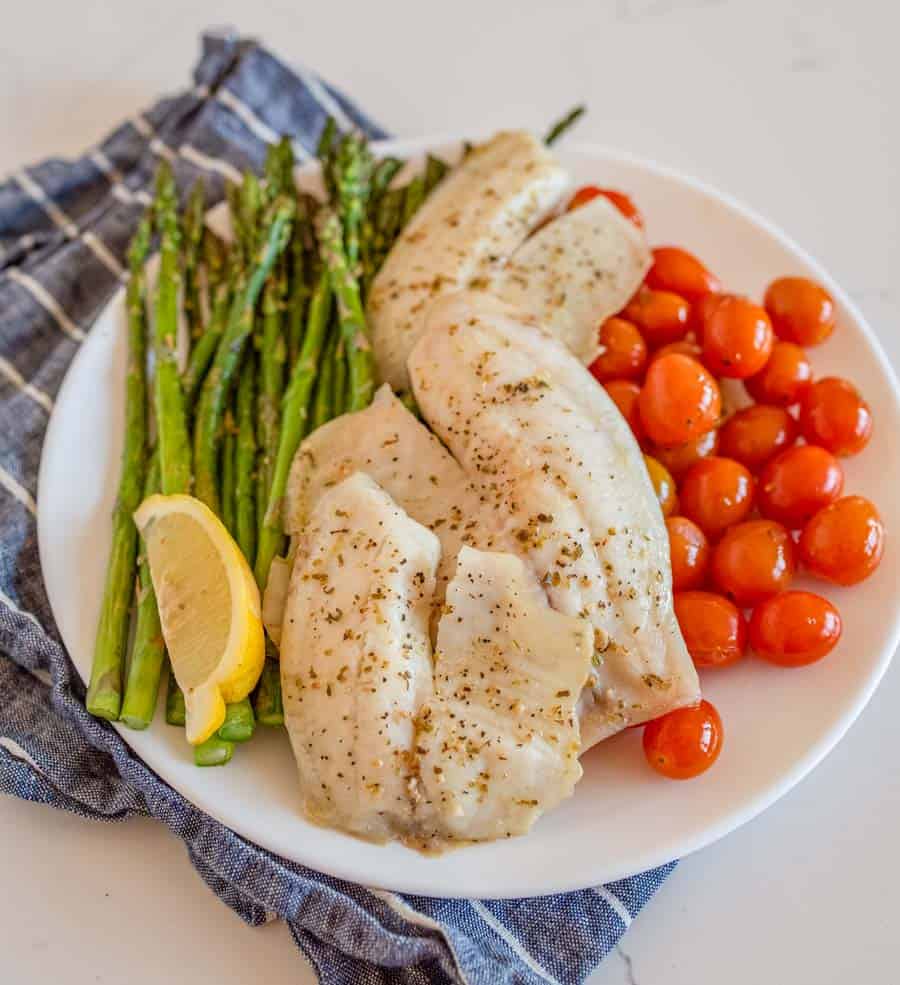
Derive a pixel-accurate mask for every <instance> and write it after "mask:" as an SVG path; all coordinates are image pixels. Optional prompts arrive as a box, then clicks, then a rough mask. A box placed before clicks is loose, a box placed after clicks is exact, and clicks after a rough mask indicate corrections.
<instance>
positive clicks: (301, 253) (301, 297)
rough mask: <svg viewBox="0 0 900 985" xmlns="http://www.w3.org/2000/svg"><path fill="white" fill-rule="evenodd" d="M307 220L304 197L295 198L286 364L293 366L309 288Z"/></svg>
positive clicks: (298, 348) (297, 351) (300, 336)
mask: <svg viewBox="0 0 900 985" xmlns="http://www.w3.org/2000/svg"><path fill="white" fill-rule="evenodd" d="M308 222H309V215H308V209H307V204H306V199H305V198H303V197H302V196H298V198H297V220H296V222H295V223H294V231H293V234H292V236H291V249H290V260H291V278H290V290H289V294H288V300H287V337H288V342H287V346H288V365H290V366H293V365H294V361H295V360H296V359H297V356H298V355H299V354H300V345H301V343H302V342H303V318H304V315H305V314H306V302H307V301H308V300H309V295H310V289H309V284H308V283H307V274H308V270H307V263H306V242H305V240H306V233H307V230H306V226H307V224H308Z"/></svg>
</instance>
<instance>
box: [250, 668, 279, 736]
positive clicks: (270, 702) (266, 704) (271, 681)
mask: <svg viewBox="0 0 900 985" xmlns="http://www.w3.org/2000/svg"><path fill="white" fill-rule="evenodd" d="M254 709H255V711H256V720H257V721H258V722H259V724H260V725H269V726H273V725H284V705H283V704H282V697H281V669H280V667H279V665H278V661H277V660H274V659H272V657H269V656H267V657H266V663H265V666H264V667H263V672H262V676H261V677H260V679H259V684H258V685H257V687H256V701H255V704H254Z"/></svg>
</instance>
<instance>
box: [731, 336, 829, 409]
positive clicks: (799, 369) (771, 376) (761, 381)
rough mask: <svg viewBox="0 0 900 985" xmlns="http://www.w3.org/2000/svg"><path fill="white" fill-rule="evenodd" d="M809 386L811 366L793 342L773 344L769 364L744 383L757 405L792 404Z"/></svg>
mask: <svg viewBox="0 0 900 985" xmlns="http://www.w3.org/2000/svg"><path fill="white" fill-rule="evenodd" d="M811 382H812V366H811V365H810V363H809V360H808V359H807V358H806V353H805V352H804V351H803V350H802V349H801V348H800V346H799V345H794V343H793V342H776V343H775V344H774V345H773V346H772V354H771V355H770V356H769V361H768V362H767V363H766V365H765V366H763V368H762V369H761V370H760V371H759V372H758V373H757V374H756V375H755V376H751V377H750V378H749V379H746V380H744V386H745V387H746V388H747V393H749V394H750V396H751V397H753V399H754V400H755V401H756V402H757V403H758V404H778V405H780V406H782V407H787V406H788V405H789V404H795V403H796V402H797V401H798V400H799V399H800V397H801V396H802V395H803V391H804V390H805V389H806V388H807V387H808V386H809V384H810V383H811Z"/></svg>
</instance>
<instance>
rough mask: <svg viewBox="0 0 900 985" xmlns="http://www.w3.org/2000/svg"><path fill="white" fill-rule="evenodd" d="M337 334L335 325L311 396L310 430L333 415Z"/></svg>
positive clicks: (337, 330)
mask: <svg viewBox="0 0 900 985" xmlns="http://www.w3.org/2000/svg"><path fill="white" fill-rule="evenodd" d="M339 334H340V326H338V325H335V330H334V331H333V332H332V333H330V334H329V337H328V344H327V345H326V347H325V352H324V354H323V356H322V362H321V363H320V365H319V375H318V379H317V380H316V392H315V396H314V397H313V405H312V415H311V420H310V428H309V429H310V431H315V430H316V428H318V427H321V426H322V425H323V424H324V423H325V422H326V421H330V420H331V419H332V417H334V416H335V413H334V393H335V391H334V370H335V359H336V358H337V343H338V336H339Z"/></svg>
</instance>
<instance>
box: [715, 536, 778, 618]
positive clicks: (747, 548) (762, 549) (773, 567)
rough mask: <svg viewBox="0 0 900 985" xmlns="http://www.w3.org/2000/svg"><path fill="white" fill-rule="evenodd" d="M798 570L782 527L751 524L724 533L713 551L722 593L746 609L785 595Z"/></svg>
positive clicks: (717, 580) (718, 586) (716, 583)
mask: <svg viewBox="0 0 900 985" xmlns="http://www.w3.org/2000/svg"><path fill="white" fill-rule="evenodd" d="M796 567H797V564H796V561H795V552H794V542H793V540H791V535H790V534H789V533H788V532H787V530H785V529H784V527H782V526H781V524H779V523H774V522H773V521H771V520H748V521H747V522H746V523H738V524H735V526H733V527H730V528H729V529H728V530H726V531H725V533H724V535H723V536H722V539H721V540H720V541H719V543H718V544H716V546H715V547H714V548H713V553H712V561H711V564H710V572H711V574H712V580H713V582H714V583H715V585H716V587H717V588H718V589H720V591H723V592H724V593H725V594H726V595H727V596H728V597H729V598H732V599H734V601H735V602H736V603H737V604H738V605H740V606H742V607H747V606H752V605H756V604H757V603H758V602H762V601H763V600H764V599H767V598H769V597H770V596H771V595H775V594H777V593H778V592H783V591H784V590H785V589H786V588H787V587H788V586H789V585H790V583H791V581H792V580H793V577H794V572H795V570H796Z"/></svg>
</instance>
